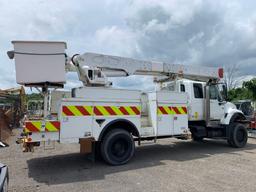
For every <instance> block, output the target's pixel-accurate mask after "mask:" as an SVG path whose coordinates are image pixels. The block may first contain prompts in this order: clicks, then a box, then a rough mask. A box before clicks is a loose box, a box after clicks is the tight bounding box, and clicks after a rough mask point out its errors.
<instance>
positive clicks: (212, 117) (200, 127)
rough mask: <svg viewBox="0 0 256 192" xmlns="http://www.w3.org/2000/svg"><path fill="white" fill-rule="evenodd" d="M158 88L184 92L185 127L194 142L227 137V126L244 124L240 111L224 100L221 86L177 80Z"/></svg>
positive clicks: (223, 89)
mask: <svg viewBox="0 0 256 192" xmlns="http://www.w3.org/2000/svg"><path fill="white" fill-rule="evenodd" d="M162 89H164V90H169V91H177V92H185V93H187V95H188V120H189V126H190V131H191V133H192V136H193V137H194V139H196V140H197V139H198V140H201V139H203V138H207V137H209V138H212V137H222V138H223V137H224V138H227V137H229V135H230V133H229V132H230V130H231V127H233V126H235V125H236V124H237V123H245V119H246V118H245V116H244V114H243V112H242V111H241V110H238V109H237V108H236V106H235V105H234V104H233V103H231V102H228V101H226V96H225V95H226V94H225V93H226V90H225V87H224V86H223V84H214V83H213V84H207V83H206V82H200V81H193V80H186V79H179V80H177V81H173V82H167V83H164V84H163V86H162Z"/></svg>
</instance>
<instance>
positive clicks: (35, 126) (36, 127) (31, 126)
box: [25, 121, 42, 133]
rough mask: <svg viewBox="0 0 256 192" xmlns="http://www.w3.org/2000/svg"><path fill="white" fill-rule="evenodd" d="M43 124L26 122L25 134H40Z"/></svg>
mask: <svg viewBox="0 0 256 192" xmlns="http://www.w3.org/2000/svg"><path fill="white" fill-rule="evenodd" d="M41 126H42V122H41V121H26V122H25V132H26V133H27V132H40V131H41Z"/></svg>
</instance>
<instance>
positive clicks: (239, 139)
mask: <svg viewBox="0 0 256 192" xmlns="http://www.w3.org/2000/svg"><path fill="white" fill-rule="evenodd" d="M231 128H232V130H231V131H230V135H229V138H228V142H229V144H230V145H231V146H232V147H236V148H242V147H244V146H245V145H246V143H247V140H248V133H247V129H246V127H245V126H244V125H243V124H240V123H233V124H232V127H231Z"/></svg>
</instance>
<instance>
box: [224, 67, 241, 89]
mask: <svg viewBox="0 0 256 192" xmlns="http://www.w3.org/2000/svg"><path fill="white" fill-rule="evenodd" d="M224 69H225V71H224V82H225V84H226V85H227V89H228V90H231V89H235V88H236V87H237V83H238V80H237V79H236V73H237V71H238V66H237V64H234V65H228V66H225V68H224Z"/></svg>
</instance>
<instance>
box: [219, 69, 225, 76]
mask: <svg viewBox="0 0 256 192" xmlns="http://www.w3.org/2000/svg"><path fill="white" fill-rule="evenodd" d="M218 73H219V78H223V77H224V69H223V68H219V71H218Z"/></svg>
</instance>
